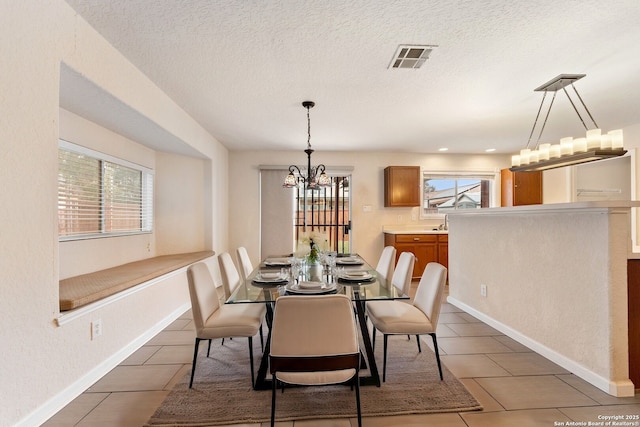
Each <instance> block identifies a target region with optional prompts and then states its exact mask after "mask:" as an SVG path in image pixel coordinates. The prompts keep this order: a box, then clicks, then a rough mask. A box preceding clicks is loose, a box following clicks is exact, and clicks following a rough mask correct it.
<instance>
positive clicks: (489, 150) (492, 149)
mask: <svg viewBox="0 0 640 427" xmlns="http://www.w3.org/2000/svg"><path fill="white" fill-rule="evenodd" d="M484 151H485V152H487V153H493V152H494V151H496V149H495V148H487V149H486V150H484Z"/></svg>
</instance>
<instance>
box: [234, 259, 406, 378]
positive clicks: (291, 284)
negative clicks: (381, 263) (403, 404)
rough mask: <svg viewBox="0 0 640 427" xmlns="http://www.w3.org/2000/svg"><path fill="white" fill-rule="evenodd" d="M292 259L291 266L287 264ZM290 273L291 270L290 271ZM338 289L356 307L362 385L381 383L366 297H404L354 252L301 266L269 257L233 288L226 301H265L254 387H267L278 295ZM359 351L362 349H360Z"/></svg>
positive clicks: (386, 298) (243, 302)
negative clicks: (264, 330)
mask: <svg viewBox="0 0 640 427" xmlns="http://www.w3.org/2000/svg"><path fill="white" fill-rule="evenodd" d="M292 264H293V265H292ZM292 273H293V274H292ZM329 293H341V294H344V295H347V296H349V297H350V298H351V299H352V301H353V303H354V306H355V312H356V316H357V318H358V324H359V326H360V335H361V339H362V344H363V345H364V349H362V348H361V350H360V351H361V354H362V369H361V372H362V373H361V376H360V384H361V385H376V386H378V387H380V376H379V374H378V367H377V365H376V360H375V357H374V354H373V347H372V344H371V336H370V335H369V329H368V328H367V323H366V318H365V306H366V302H367V301H374V300H375V301H380V300H389V301H390V300H395V299H407V300H408V299H409V296H408V295H403V294H401V292H400V291H399V290H397V289H396V288H395V287H394V286H392V285H391V283H390V281H389V282H388V281H387V280H386V279H385V278H384V277H382V276H380V275H379V274H378V273H377V272H376V271H375V269H374V268H373V267H372V266H371V265H369V264H368V263H367V262H366V261H365V260H364V259H363V258H361V257H360V256H358V255H355V254H354V255H348V256H338V257H337V258H335V266H334V265H333V262H329V263H328V265H324V264H317V265H311V266H309V265H304V263H303V262H302V263H301V260H299V259H295V258H292V257H288V256H276V257H268V258H266V259H265V260H263V261H262V262H261V263H260V265H258V267H256V268H255V269H254V270H253V271H252V272H251V274H250V275H249V277H247V279H246V280H245V281H244V282H242V283H240V285H239V286H238V287H237V288H236V289H235V291H234V292H233V293H232V295H231V296H230V297H229V299H228V300H227V301H226V303H227V304H265V305H266V307H267V314H266V321H267V325H268V327H269V333H268V335H267V340H266V342H265V347H264V351H263V354H262V358H261V361H260V367H259V369H258V375H257V376H256V382H255V384H254V389H256V390H271V379H270V378H268V376H267V373H268V368H269V351H270V343H271V321H272V320H273V310H274V308H275V304H276V301H277V300H278V298H279V297H280V296H283V295H301V294H305V295H322V294H329ZM363 350H364V352H363Z"/></svg>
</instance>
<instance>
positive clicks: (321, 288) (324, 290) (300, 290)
mask: <svg viewBox="0 0 640 427" xmlns="http://www.w3.org/2000/svg"><path fill="white" fill-rule="evenodd" d="M307 283H318V286H312V285H309V287H304V286H303V287H300V286H299V285H298V284H297V283H289V284H288V285H287V286H286V289H287V292H288V293H291V294H301V295H318V294H328V293H331V292H334V291H335V290H336V289H337V286H336V284H335V283H322V284H320V283H319V282H307Z"/></svg>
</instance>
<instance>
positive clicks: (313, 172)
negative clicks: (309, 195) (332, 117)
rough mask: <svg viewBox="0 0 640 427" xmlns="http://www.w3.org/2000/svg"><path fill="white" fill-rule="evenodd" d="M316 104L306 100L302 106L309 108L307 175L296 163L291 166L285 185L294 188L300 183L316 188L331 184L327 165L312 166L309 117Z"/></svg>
mask: <svg viewBox="0 0 640 427" xmlns="http://www.w3.org/2000/svg"><path fill="white" fill-rule="evenodd" d="M315 105H316V103H315V102H313V101H304V102H303V103H302V106H303V107H304V108H306V109H307V149H306V150H304V152H305V153H307V171H306V172H307V175H306V176H305V175H304V174H303V173H302V172H301V171H300V168H298V167H297V166H296V165H291V166H289V175H287V177H286V178H285V179H284V184H282V186H283V187H286V188H293V187H297V186H298V183H300V182H302V183H304V186H305V188H307V189H311V190H313V189H316V188H321V187H329V186H331V178H329V176H327V174H326V173H325V166H324V165H322V164H321V165H318V166H314V167H311V153H313V149H312V148H311V119H310V117H309V110H310V109H311V108H313V107H314V106H315Z"/></svg>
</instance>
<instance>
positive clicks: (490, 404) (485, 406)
mask: <svg viewBox="0 0 640 427" xmlns="http://www.w3.org/2000/svg"><path fill="white" fill-rule="evenodd" d="M460 382H461V383H462V384H464V386H465V387H466V388H467V390H469V393H471V394H472V395H473V397H475V398H476V400H477V401H478V402H479V403H480V404H481V405H482V412H496V411H504V408H503V407H502V405H500V404H499V403H498V401H497V400H495V399H494V398H493V397H491V395H490V394H489V393H487V391H486V390H485V389H483V388H482V387H481V386H480V384H478V383H477V382H476V381H475V380H474V379H472V378H462V379H460Z"/></svg>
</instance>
